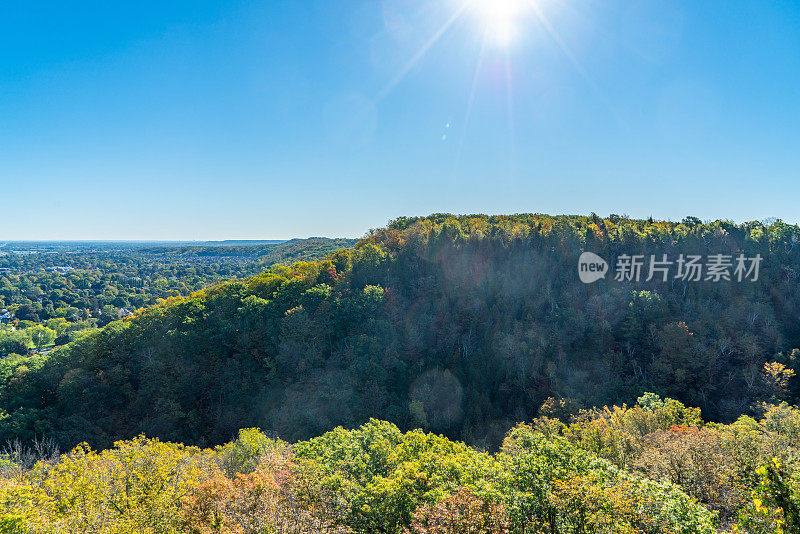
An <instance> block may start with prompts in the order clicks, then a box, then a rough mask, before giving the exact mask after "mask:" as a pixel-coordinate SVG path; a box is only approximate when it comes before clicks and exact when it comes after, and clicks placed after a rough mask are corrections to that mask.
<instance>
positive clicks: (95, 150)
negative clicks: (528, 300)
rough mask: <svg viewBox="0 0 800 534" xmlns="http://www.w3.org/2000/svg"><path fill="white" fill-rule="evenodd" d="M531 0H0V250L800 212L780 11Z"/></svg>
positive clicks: (788, 42) (798, 61)
mask: <svg viewBox="0 0 800 534" xmlns="http://www.w3.org/2000/svg"><path fill="white" fill-rule="evenodd" d="M470 1H471V2H476V3H475V4H474V5H473V4H470V5H466V4H468V3H469V2H470ZM486 1H488V0H486ZM486 1H484V2H483V4H485V3H486ZM532 1H533V2H534V5H533V6H532V7H526V8H525V9H520V10H517V11H515V15H514V16H513V17H509V20H510V21H511V24H512V26H513V30H514V31H513V36H512V37H510V38H509V39H507V40H506V41H504V42H500V40H499V39H497V38H496V37H497V36H496V35H494V33H492V32H493V31H494V29H491V31H488V32H487V16H486V13H485V12H484V11H482V9H484V7H485V6H483V7H482V3H481V1H480V0H464V1H462V0H429V1H418V0H384V1H382V2H381V1H369V2H358V1H346V0H342V1H336V2H331V1H330V0H328V1H248V2H241V1H226V2H209V1H203V0H194V1H192V2H184V1H172V2H151V1H147V0H139V1H137V2H49V1H37V0H32V1H30V2H11V3H6V4H5V5H3V6H2V8H0V191H2V195H1V196H2V198H3V200H4V201H3V202H2V209H1V210H0V214H2V220H3V222H2V225H0V239H6V240H9V239H236V238H240V239H247V238H254V239H258V238H290V237H304V236H311V235H324V236H360V235H363V234H364V233H365V232H366V231H367V230H368V229H369V228H371V227H379V226H382V225H384V224H385V223H386V222H387V221H388V220H389V219H392V218H395V217H397V216H401V215H424V214H429V213H432V212H444V211H446V212H453V213H515V212H544V213H553V214H558V213H583V214H588V213H589V212H592V211H595V212H597V213H599V214H601V215H608V214H609V213H626V214H629V215H631V216H635V217H647V216H653V217H656V218H663V219H672V220H679V219H681V218H683V217H684V216H685V215H696V216H699V217H701V218H702V219H717V218H722V219H733V220H736V221H743V220H753V219H764V218H767V217H773V216H774V217H780V218H783V219H784V220H787V221H790V222H800V212H799V211H798V205H799V203H798V198H800V4H799V3H797V2H796V1H793V0H791V1H790V0H784V1H781V0H775V1H771V2H753V1H739V0H724V1H722V0H720V1H713V0H712V1H703V2H697V1H688V0H687V1H677V0H663V1H654V0H637V1H635V2H633V1H630V0H625V1H623V0H574V1H569V0H532ZM455 14H458V15H455ZM512 19H513V20H512ZM507 22H508V21H507ZM448 23H449V25H448ZM436 37H438V38H436Z"/></svg>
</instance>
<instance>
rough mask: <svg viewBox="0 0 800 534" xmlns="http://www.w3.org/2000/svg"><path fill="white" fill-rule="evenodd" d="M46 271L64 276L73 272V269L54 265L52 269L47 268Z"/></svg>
mask: <svg viewBox="0 0 800 534" xmlns="http://www.w3.org/2000/svg"><path fill="white" fill-rule="evenodd" d="M47 270H48V271H52V272H54V273H58V274H66V273H68V272H70V271H74V270H75V267H70V266H68V265H56V266H54V267H48V268H47Z"/></svg>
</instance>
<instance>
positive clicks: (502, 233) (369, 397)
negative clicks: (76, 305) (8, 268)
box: [0, 215, 800, 450]
mask: <svg viewBox="0 0 800 534" xmlns="http://www.w3.org/2000/svg"><path fill="white" fill-rule="evenodd" d="M799 236H800V230H798V228H797V227H796V226H790V225H787V224H784V223H782V222H780V221H776V222H772V223H770V224H764V223H760V222H753V223H745V224H739V225H737V224H733V223H729V222H724V221H717V222H713V223H708V224H703V223H701V222H700V221H699V220H697V219H694V218H687V219H686V220H684V221H683V222H682V223H674V222H658V221H649V220H630V219H627V218H625V217H617V216H611V217H609V218H605V219H603V218H600V217H597V216H592V217H577V216H569V217H568V216H560V217H552V216H546V215H517V216H496V217H489V216H460V217H456V216H451V215H433V216H430V217H425V218H402V219H398V220H395V221H393V222H392V223H391V224H389V225H388V226H387V227H386V228H383V229H379V230H374V231H371V232H370V234H369V235H368V236H367V237H365V238H364V239H362V240H361V241H360V242H359V243H358V244H357V246H356V247H355V248H354V249H352V250H342V251H339V252H336V253H334V254H332V255H329V256H328V257H326V258H324V259H321V260H317V261H311V262H299V263H296V264H294V265H293V266H290V267H287V266H277V267H274V268H272V269H270V270H268V271H266V272H264V273H262V274H260V275H257V276H255V277H253V278H250V279H247V280H235V281H230V282H226V283H222V284H219V285H217V286H214V287H211V288H209V289H206V290H203V291H199V292H197V293H194V294H192V295H191V296H189V297H186V298H183V297H176V298H173V299H168V300H167V301H166V302H163V303H161V304H159V305H156V306H152V307H149V308H145V309H143V310H140V311H138V312H137V313H136V314H135V315H134V316H132V317H128V318H126V319H124V320H122V321H116V322H112V323H110V324H109V325H107V326H106V327H105V328H104V329H103V330H101V331H99V332H96V333H93V334H90V335H87V336H84V337H81V338H80V339H78V340H76V341H73V342H72V343H70V344H68V345H66V346H64V347H60V348H58V349H57V350H54V351H52V352H51V353H49V354H46V355H38V354H32V355H26V354H21V355H17V354H11V355H9V356H8V357H6V358H5V359H3V360H2V361H0V440H6V439H15V438H19V439H22V440H30V439H33V438H34V437H35V436H48V437H51V438H53V439H55V440H56V441H57V442H58V443H59V444H60V445H61V446H62V447H71V446H73V445H75V444H77V443H79V442H83V441H86V442H88V443H89V444H90V445H92V446H99V447H108V446H110V445H111V443H112V442H113V441H115V440H118V439H128V438H130V437H132V436H135V435H137V434H140V433H145V434H147V435H148V436H157V437H160V438H162V439H167V440H171V441H177V442H183V443H190V444H194V445H199V446H210V445H216V444H220V443H223V442H225V441H227V440H229V439H230V438H231V436H233V435H235V433H236V432H237V430H238V429H240V428H244V427H253V426H258V427H260V428H264V429H266V430H268V431H270V432H273V433H275V434H276V435H278V436H280V437H281V438H283V439H287V440H291V441H295V440H299V439H307V438H309V437H311V436H315V435H319V434H321V433H323V432H326V431H328V430H330V429H331V428H334V427H335V426H337V425H344V426H346V427H349V428H352V427H355V426H357V425H359V424H361V423H363V422H365V421H367V420H368V419H369V418H370V417H377V418H380V419H383V420H387V421H391V422H393V423H395V424H397V425H398V426H399V427H400V428H401V429H411V428H423V429H426V430H430V431H434V432H437V433H442V434H444V435H447V436H448V437H451V438H453V439H460V440H463V441H465V442H466V443H468V444H470V445H477V446H482V447H485V448H487V449H489V450H495V449H496V448H497V447H498V446H499V444H500V443H501V441H502V439H503V436H504V435H505V433H506V432H507V431H508V429H509V428H511V427H512V426H513V425H514V424H515V423H516V422H519V421H528V420H531V419H532V418H533V417H536V416H537V415H538V414H539V413H540V408H541V407H542V405H543V404H544V403H546V401H548V399H550V401H551V404H552V402H556V403H557V404H558V406H559V407H560V408H559V409H560V410H561V411H562V412H564V413H565V415H562V416H561V417H562V419H564V420H567V417H568V416H569V415H571V414H574V413H577V411H578V410H579V409H580V408H582V407H583V408H585V407H590V406H600V405H605V404H608V405H611V404H614V403H616V404H619V403H622V402H628V403H631V402H633V401H634V400H635V399H636V398H637V397H638V396H640V395H642V394H643V393H644V392H645V391H653V392H656V393H657V394H659V395H662V396H668V397H672V398H676V399H679V400H680V401H682V402H685V403H687V404H689V405H693V406H699V407H700V408H701V409H702V411H703V414H704V415H705V416H706V417H707V418H709V419H710V420H714V421H719V422H732V421H735V420H736V419H737V418H738V417H739V416H740V415H742V414H750V415H758V410H759V406H760V403H763V402H773V403H776V402H779V401H781V400H786V401H788V402H790V403H792V404H793V403H795V402H796V399H797V397H798V383H797V378H796V376H794V375H795V371H796V370H797V367H798V365H800V363H799V362H798V361H797V360H798V355H800V352H798V351H794V350H793V349H795V348H796V347H799V346H800V321H798V318H799V317H800V298H798V289H800V288H799V287H798V266H800V246H798V242H799V241H800V240H799V239H798V237H799ZM583 251H593V252H596V253H597V254H599V255H600V256H602V257H604V258H606V259H607V260H608V261H609V262H610V263H611V265H612V266H613V265H615V264H616V259H617V258H620V257H622V256H624V255H626V254H627V255H633V254H641V255H646V256H649V255H656V256H657V257H661V256H662V255H663V254H669V255H671V256H678V255H679V254H687V255H704V256H705V255H715V254H727V255H732V256H736V255H737V254H739V253H742V254H745V255H746V256H748V257H755V256H756V255H758V254H760V255H761V256H762V257H763V258H764V260H763V263H762V265H761V268H760V273H759V277H758V280H757V281H753V280H745V281H742V282H738V281H737V280H736V279H731V280H721V281H719V282H714V281H712V280H708V281H706V280H700V281H692V280H684V279H680V278H674V277H672V276H670V279H669V280H667V281H666V282H665V281H662V279H661V278H660V277H659V278H656V279H653V280H651V281H650V282H646V281H645V280H644V277H643V279H642V280H641V281H639V282H635V281H626V280H622V281H617V280H615V279H614V277H612V276H608V277H606V278H605V279H601V280H599V281H598V282H596V283H594V284H591V285H589V284H584V283H582V282H581V281H580V280H579V278H578V270H577V261H578V257H579V256H580V254H581V252H583ZM553 399H554V400H555V401H553Z"/></svg>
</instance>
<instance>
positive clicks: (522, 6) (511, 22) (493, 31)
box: [470, 0, 532, 47]
mask: <svg viewBox="0 0 800 534" xmlns="http://www.w3.org/2000/svg"><path fill="white" fill-rule="evenodd" d="M531 1H532V0H472V1H471V2H470V4H471V8H472V11H473V12H474V14H475V16H476V17H477V18H478V21H479V22H480V23H482V24H483V25H484V29H485V35H486V38H487V40H488V41H489V42H491V43H493V44H495V45H499V46H503V47H507V46H509V45H510V44H511V43H512V42H513V41H514V40H515V39H516V37H517V35H518V32H519V25H520V24H521V19H522V18H523V17H524V16H525V14H526V12H527V11H528V10H529V9H530V2H531Z"/></svg>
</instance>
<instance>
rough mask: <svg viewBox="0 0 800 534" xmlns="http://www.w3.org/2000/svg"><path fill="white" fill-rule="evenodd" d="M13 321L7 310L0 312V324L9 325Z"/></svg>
mask: <svg viewBox="0 0 800 534" xmlns="http://www.w3.org/2000/svg"><path fill="white" fill-rule="evenodd" d="M13 319H14V318H13V317H12V316H11V314H10V313H9V312H8V311H7V310H3V311H0V323H10V322H11V321H12V320H13Z"/></svg>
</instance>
